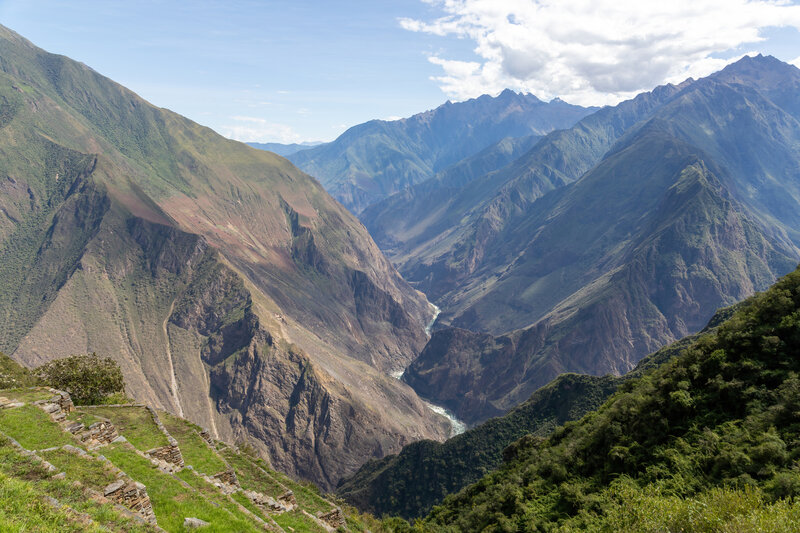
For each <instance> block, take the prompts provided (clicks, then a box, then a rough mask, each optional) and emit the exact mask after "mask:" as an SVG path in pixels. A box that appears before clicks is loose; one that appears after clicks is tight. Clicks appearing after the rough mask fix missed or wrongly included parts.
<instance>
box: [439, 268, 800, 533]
mask: <svg viewBox="0 0 800 533" xmlns="http://www.w3.org/2000/svg"><path fill="white" fill-rule="evenodd" d="M798 317H800V270H796V271H794V272H793V273H791V274H789V275H787V276H786V277H785V278H783V279H781V280H780V281H779V282H778V283H777V284H776V285H775V286H773V287H772V288H770V289H769V290H768V291H766V292H765V293H762V294H759V295H757V296H755V297H753V298H751V299H749V300H748V301H747V302H745V304H744V305H742V306H741V307H740V308H739V309H738V310H737V311H736V312H735V313H734V315H733V317H732V318H730V319H729V320H727V321H726V322H725V323H723V324H722V325H721V326H720V327H719V328H718V329H716V330H715V331H712V332H709V333H707V334H704V335H702V336H700V337H699V338H698V339H697V340H695V341H694V342H692V343H691V345H690V346H689V347H688V348H686V349H685V351H683V353H682V354H681V355H679V356H677V357H675V358H673V359H672V360H670V361H669V362H668V363H666V364H664V365H661V366H659V367H657V368H655V369H654V370H652V371H650V372H648V373H646V374H645V375H644V376H642V377H641V378H638V379H636V380H632V381H630V382H628V383H626V384H625V385H624V386H623V387H622V388H621V390H620V391H619V392H617V393H616V394H615V395H613V396H612V397H611V399H609V400H608V401H607V402H606V403H605V404H604V405H603V406H602V407H601V408H600V409H598V410H597V411H596V412H594V413H592V414H589V415H587V416H586V417H584V418H583V419H581V420H580V421H578V422H572V423H569V424H566V425H564V426H562V427H561V428H559V429H557V430H556V431H555V432H553V434H552V435H550V436H549V437H548V438H546V439H537V438H534V437H526V438H523V439H521V440H520V441H518V442H517V443H516V444H515V445H514V446H512V447H510V448H509V449H508V450H507V451H506V453H505V458H506V463H505V465H504V466H503V467H502V468H501V469H500V470H498V471H497V472H495V473H493V474H490V475H489V476H486V477H485V478H483V479H482V480H481V481H480V482H478V483H476V484H474V485H472V486H470V487H468V488H467V489H465V490H463V491H462V492H460V493H459V494H457V495H454V496H452V497H449V498H447V499H446V500H445V502H444V504H443V505H442V506H440V507H437V508H435V509H434V510H433V512H432V513H431V515H430V516H429V517H428V519H427V521H426V524H425V525H424V526H423V527H424V529H425V530H434V531H435V530H438V529H444V527H443V526H445V527H449V529H444V530H447V531H452V530H458V531H486V530H494V529H502V530H504V531H546V530H552V529H553V528H554V526H557V525H561V526H562V527H563V528H564V529H563V530H565V531H576V530H591V531H704V530H705V531H709V530H722V531H730V530H736V531H792V530H796V525H797V518H798V516H800V504H798V501H797V496H798V491H799V490H800V476H799V475H798V472H797V469H796V462H797V458H798V450H797V447H796V446H793V444H792V443H794V442H796V441H797V439H798V437H800V423H798V422H799V421H800V418H799V416H798V413H800V411H798V409H797V405H798V398H799V396H798V394H800V382H798V372H799V371H800V359H798V357H797V354H798V353H800V322H799V321H798ZM781 498H786V500H780V499H781Z"/></svg>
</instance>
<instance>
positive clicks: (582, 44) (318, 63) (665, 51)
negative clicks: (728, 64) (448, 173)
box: [0, 0, 800, 142]
mask: <svg viewBox="0 0 800 533" xmlns="http://www.w3.org/2000/svg"><path fill="white" fill-rule="evenodd" d="M674 3H675V4H676V5H677V6H678V7H677V8H674V9H673V8H669V9H661V10H656V11H654V9H655V8H654V7H653V6H648V5H646V4H648V2H642V1H641V0H639V1H637V2H626V1H625V0H614V1H613V2H611V1H608V2H603V1H594V2H592V1H589V0H559V1H557V2H556V1H552V2H551V1H549V0H542V1H540V2H534V1H533V0H493V1H491V2H490V1H488V0H441V1H439V0H427V1H421V0H402V1H400V0H372V1H362V0H352V1H303V0H294V1H284V0H278V1H272V0H269V1H260V2H259V1H236V0H230V1H212V0H197V1H192V2H177V1H154V0H143V1H133V2H130V1H128V2H118V1H84V0H70V1H55V0H0V23H2V24H3V25H5V26H8V27H9V28H11V29H13V30H15V31H17V32H18V33H20V34H22V35H23V36H25V37H27V38H28V39H30V40H31V41H33V42H34V43H35V44H37V45H38V46H41V47H42V48H44V49H46V50H48V51H51V52H55V53H61V54H65V55H67V56H70V57H72V58H73V59H77V60H79V61H83V62H84V63H86V64H88V65H89V66H91V67H93V68H94V69H95V70H97V71H99V72H100V73H102V74H104V75H106V76H109V77H111V78H112V79H114V80H116V81H118V82H120V83H122V84H123V85H126V86H127V87H129V88H131V89H133V90H134V91H136V92H137V93H139V94H140V95H142V96H143V97H144V98H146V99H148V100H149V101H151V102H152V103H154V104H156V105H159V106H162V107H167V108H170V109H172V110H174V111H177V112H179V113H181V114H183V115H186V116H188V117H189V118H191V119H193V120H196V121H198V122H200V123H202V124H205V125H208V126H210V127H212V128H214V129H215V130H217V131H219V132H220V133H222V134H223V135H227V136H231V137H234V138H238V139H240V140H254V141H262V142H266V141H278V142H294V141H313V140H331V139H333V138H334V137H336V136H337V135H339V134H340V133H342V132H343V131H344V130H345V129H346V128H347V127H349V126H352V125H355V124H358V123H361V122H364V121H366V120H369V119H372V118H390V117H401V116H409V115H411V114H414V113H417V112H420V111H423V110H425V109H430V108H433V107H436V106H437V105H439V104H441V103H443V102H444V101H445V100H447V99H448V98H449V99H454V100H460V99H465V98H469V97H473V96H477V95H478V94H481V93H483V92H489V93H496V92H499V91H500V90H501V89H503V88H504V87H511V88H513V89H515V90H520V91H529V92H533V93H534V94H537V95H538V96H540V97H542V98H545V99H549V98H552V97H554V96H562V97H564V99H566V100H567V101H573V102H575V103H582V104H605V103H614V102H615V101H618V100H619V99H621V98H625V97H628V96H630V95H632V94H634V93H636V92H639V91H641V90H646V89H649V88H651V87H652V86H653V85H655V84H657V83H663V82H664V81H680V79H683V78H685V77H686V76H688V75H695V77H697V76H698V75H705V74H707V73H709V72H711V71H713V70H716V69H717V68H719V66H720V65H721V64H724V62H725V61H726V60H729V59H730V58H735V57H738V56H740V55H741V54H743V53H747V52H764V53H772V54H774V55H776V56H777V57H779V58H780V59H783V60H786V61H793V60H795V59H800V33H798V30H797V28H798V27H800V7H798V6H797V5H796V4H797V3H798V2H793V3H792V2H790V3H786V2H783V3H774V2H767V1H766V0H757V1H755V2H753V1H750V2H748V1H746V0H692V1H691V2H681V1H676V2H674ZM642 4H645V6H644V7H642ZM655 4H656V3H655V2H653V5H655ZM791 4H795V5H791ZM598 5H601V7H602V11H598V10H597V7H596V6H598ZM698 6H700V7H699V8H698ZM723 6H724V9H722V7H723ZM731 6H734V7H731ZM698 9H702V11H698ZM715 9H720V11H718V12H716V13H714V10H715ZM777 25H781V26H783V27H781V28H778V27H776V26H777ZM666 26H670V27H671V28H672V29H671V30H670V31H664V32H662V31H660V28H662V27H666ZM674 28H681V29H680V30H674Z"/></svg>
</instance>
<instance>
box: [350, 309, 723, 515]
mask: <svg viewBox="0 0 800 533" xmlns="http://www.w3.org/2000/svg"><path fill="white" fill-rule="evenodd" d="M736 308H737V306H732V307H727V308H724V309H721V310H719V311H717V313H716V314H715V315H714V317H712V319H711V320H710V321H709V323H708V325H707V326H706V328H705V329H704V330H703V331H702V332H701V333H706V332H709V331H713V329H714V328H716V327H718V326H719V325H720V324H721V323H723V322H724V321H725V320H727V319H728V318H730V316H731V315H732V314H733V312H734V310H735V309H736ZM696 338H697V335H692V336H689V337H686V338H685V339H683V340H681V341H679V342H676V343H673V344H671V345H669V346H666V347H664V348H662V349H661V350H659V351H657V352H655V353H653V354H651V355H649V356H647V357H645V358H644V359H642V360H641V361H640V362H639V364H638V365H637V366H636V368H635V369H634V370H632V371H631V372H629V373H628V374H625V375H624V376H619V377H615V376H588V375H581V374H562V375H561V376H559V377H558V378H556V379H555V380H553V381H552V382H551V383H549V384H548V385H546V386H544V387H542V388H541V389H539V390H538V391H536V392H534V393H533V394H532V395H531V397H530V398H529V399H528V400H527V401H526V402H525V403H523V404H522V405H520V406H518V407H516V408H515V409H512V410H511V411H510V412H509V413H507V414H505V415H503V416H500V417H496V418H493V419H491V420H488V421H486V422H484V423H483V424H480V425H479V426H476V427H474V428H472V429H469V430H468V431H466V432H465V433H462V434H461V435H458V436H456V437H453V438H451V439H448V440H447V441H445V442H443V443H439V442H434V441H429V440H423V441H418V442H414V443H411V444H409V445H407V446H406V447H404V448H403V450H402V451H401V452H400V453H399V454H397V455H390V456H387V457H384V458H383V459H379V460H371V461H369V462H367V463H366V464H365V465H364V466H362V467H361V469H359V471H358V472H356V473H355V474H354V475H353V476H351V477H349V478H347V479H345V480H343V482H342V483H340V485H339V487H338V488H337V490H336V492H337V494H338V495H340V496H341V497H343V498H344V499H345V500H347V501H348V502H350V503H351V504H353V505H355V506H356V507H358V508H360V509H363V510H366V511H369V512H371V513H373V514H375V515H377V516H385V515H394V516H402V517H404V518H416V517H419V516H423V515H425V514H427V513H428V512H429V511H430V510H431V508H432V507H433V506H434V505H436V504H438V503H440V502H441V501H442V500H444V498H445V497H446V496H447V495H448V494H453V493H455V492H458V491H459V490H461V489H462V488H464V487H466V486H467V485H469V484H470V483H474V482H476V481H478V480H479V479H480V478H481V477H483V476H484V475H486V474H487V473H489V472H491V471H493V470H495V469H497V468H498V467H499V466H500V465H501V463H502V460H503V450H504V449H505V448H506V447H507V446H509V445H510V444H512V443H513V442H514V441H516V440H517V439H519V438H520V437H523V436H524V435H527V434H531V435H534V436H537V437H546V436H548V435H549V434H550V433H551V432H552V431H553V430H554V429H555V428H556V427H557V426H560V425H562V424H564V423H565V422H568V421H570V420H577V419H579V418H581V417H582V416H584V415H585V414H586V413H588V412H590V411H593V410H595V409H597V408H598V407H600V405H602V404H603V403H604V402H605V401H606V400H607V399H608V397H609V396H611V394H612V393H614V391H616V390H617V388H618V387H619V386H620V385H621V384H622V383H624V382H626V381H628V380H630V379H633V378H636V377H638V376H640V375H642V374H643V373H644V372H648V371H650V370H652V369H653V368H655V367H657V366H659V365H661V364H663V363H664V362H666V361H668V360H669V359H671V358H672V357H674V356H676V355H678V354H680V353H681V352H682V351H683V350H684V349H685V348H686V347H687V346H688V345H690V344H691V343H692V342H693V341H694V340H696Z"/></svg>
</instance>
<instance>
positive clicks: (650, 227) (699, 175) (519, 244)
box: [404, 57, 800, 423]
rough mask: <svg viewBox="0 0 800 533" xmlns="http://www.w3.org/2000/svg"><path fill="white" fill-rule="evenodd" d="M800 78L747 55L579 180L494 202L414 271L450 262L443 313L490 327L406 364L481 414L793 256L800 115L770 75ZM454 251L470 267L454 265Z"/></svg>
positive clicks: (685, 316)
mask: <svg viewBox="0 0 800 533" xmlns="http://www.w3.org/2000/svg"><path fill="white" fill-rule="evenodd" d="M752 68H755V69H756V72H758V75H757V77H756V80H754V81H753V82H752V83H749V84H743V80H746V79H748V78H747V77H745V76H744V75H743V74H737V73H741V72H745V71H748V70H750V69H752ZM734 75H736V76H738V77H737V80H739V81H737V82H731V81H730V80H729V77H731V76H734ZM770 78H771V79H772V80H773V81H772V85H769V84H767V83H766V82H765V81H764V80H767V79H770ZM798 80H800V70H798V69H796V68H795V67H793V66H790V65H786V64H783V63H780V62H776V61H774V60H772V59H770V58H763V57H759V58H751V59H745V60H742V61H740V62H739V63H737V64H734V65H731V66H729V67H728V68H727V69H726V70H725V71H722V72H721V73H719V74H717V75H714V76H712V77H710V78H707V79H704V80H700V81H697V82H694V83H691V84H687V85H685V86H684V87H683V88H682V89H680V90H679V91H676V92H675V91H674V92H673V94H672V96H671V97H670V98H669V99H667V100H666V101H664V102H662V103H661V105H659V106H657V107H656V108H654V109H653V112H652V113H650V114H649V115H646V116H645V118H644V119H643V120H638V121H636V122H634V123H632V124H630V125H629V126H628V128H627V129H626V131H625V132H624V133H623V134H622V135H621V136H620V137H619V140H617V141H616V143H614V144H613V146H612V147H611V148H610V149H609V150H608V151H607V152H606V153H605V155H604V156H603V157H602V159H601V160H600V161H599V162H598V163H597V164H596V165H595V166H593V167H592V168H591V169H590V170H589V171H588V172H586V173H585V174H583V175H582V176H581V177H580V179H578V180H577V181H575V182H573V183H570V184H568V185H564V186H561V187H559V188H557V189H554V190H552V191H551V192H549V193H547V194H544V195H543V196H540V197H539V198H538V199H537V200H535V201H534V202H533V203H529V202H528V200H523V201H522V202H516V201H514V200H513V198H512V197H508V202H499V203H496V204H495V207H496V210H495V211H487V212H484V214H482V215H481V216H482V217H483V218H482V224H483V225H482V226H481V225H480V224H479V226H480V227H482V228H483V230H482V231H478V232H476V234H475V235H474V237H473V240H471V241H466V242H462V243H461V244H459V245H458V247H456V248H454V249H453V251H452V253H451V255H449V256H448V255H445V257H444V258H440V259H439V260H438V262H437V263H434V264H431V265H427V266H417V267H416V268H417V270H416V271H415V272H416V273H414V274H412V276H411V277H412V279H425V283H426V284H430V285H431V286H435V285H437V281H438V280H437V277H438V276H439V275H441V276H442V277H443V278H444V279H445V282H444V283H441V284H439V286H441V287H442V289H440V290H445V291H449V292H447V293H446V294H445V295H444V296H441V297H440V298H438V299H437V303H438V305H440V306H441V307H442V308H443V312H442V318H443V323H444V324H447V323H449V324H451V325H453V326H457V327H458V328H468V329H474V330H483V331H488V332H489V333H470V332H467V331H464V330H462V329H451V330H446V331H438V332H436V334H435V335H434V337H433V338H432V339H431V340H430V342H429V343H428V345H427V346H426V349H425V350H424V351H423V352H422V354H421V356H420V357H419V358H418V359H417V360H416V361H415V362H414V363H413V364H412V366H411V367H410V368H409V369H408V371H407V372H406V373H405V375H404V379H405V380H406V381H407V382H408V383H409V384H411V385H412V386H413V387H414V388H415V389H416V390H417V392H419V393H420V394H421V395H422V396H424V397H427V398H430V399H431V400H432V401H436V402H438V403H441V404H444V405H445V406H447V407H448V408H450V409H451V410H453V411H454V412H455V413H456V414H457V415H459V417H461V418H462V419H464V420H465V421H467V422H471V423H474V422H477V421H480V420H483V419H485V418H487V417H489V416H494V415H496V414H498V413H500V412H504V411H505V410H507V409H509V408H511V407H513V406H514V405H516V404H518V403H519V402H520V401H522V400H524V399H525V398H527V397H528V396H529V395H530V394H531V393H532V392H533V391H534V390H536V389H537V388H539V387H540V386H542V385H544V384H545V383H547V382H548V381H549V380H550V379H552V378H553V377H555V376H556V375H558V374H560V373H562V372H580V373H592V374H604V373H609V372H610V373H616V374H620V373H624V372H626V371H628V370H629V369H631V368H632V367H633V366H634V365H635V363H636V362H637V361H638V360H639V359H640V358H641V357H642V356H643V355H645V354H647V353H649V352H652V351H653V350H656V349H658V348H659V347H660V346H663V345H665V344H667V343H669V342H671V341H673V340H675V339H676V338H680V337H682V336H684V335H687V334H689V333H692V332H695V331H698V330H699V329H700V328H702V327H703V325H704V324H705V323H706V322H707V321H708V319H709V318H710V317H711V315H712V314H713V312H714V310H715V309H717V308H719V307H722V306H725V305H729V304H731V303H733V302H734V301H737V300H740V299H742V298H744V297H746V296H747V295H749V294H752V293H753V292H754V291H756V290H760V289H763V288H765V287H767V286H768V285H769V284H770V283H771V282H772V281H773V280H774V279H775V278H776V277H777V276H779V275H780V274H783V273H785V272H787V271H789V270H790V269H791V268H792V267H793V266H794V265H795V264H796V262H797V259H798V258H800V249H798V245H800V235H798V232H797V230H796V227H797V226H796V222H795V220H794V219H795V217H796V214H797V213H798V212H800V189H798V187H800V142H798V141H800V122H798V120H797V119H796V118H795V117H794V115H793V114H792V110H791V109H788V110H784V109H783V108H781V107H779V106H778V104H777V103H776V102H774V101H773V100H771V96H772V94H773V93H772V92H770V91H771V89H769V87H773V88H774V90H775V91H777V92H776V93H775V94H784V92H785V90H786V89H785V88H786V87H800V85H797V82H798ZM759 84H760V85H759ZM797 95H798V97H800V91H798V92H797ZM566 133H569V132H565V134H566ZM546 142H547V139H544V140H542V141H540V142H539V143H538V144H537V145H536V146H535V147H534V148H533V150H532V151H533V152H536V151H537V150H540V149H541V148H542V147H545V146H546ZM537 175H538V171H535V172H534V173H533V174H532V176H534V177H535V176H537ZM472 183H476V182H475V181H473V182H472ZM470 186H471V184H470ZM520 204H523V205H527V207H525V208H524V209H518V208H517V206H518V205H520ZM448 262H449V263H450V265H455V266H456V267H457V268H461V269H462V272H468V274H467V275H465V276H463V277H462V278H461V279H459V278H455V279H454V278H451V277H448V274H447V270H446V268H447V267H445V266H443V265H447V264H448ZM426 269H427V274H425V272H426ZM423 276H424V277H423ZM448 283H449V284H448ZM508 330H513V331H510V332H508ZM505 332H508V333H505ZM499 333H503V335H499V336H498V335H497V334H499Z"/></svg>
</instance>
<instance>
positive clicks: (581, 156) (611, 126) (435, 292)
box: [360, 81, 690, 319]
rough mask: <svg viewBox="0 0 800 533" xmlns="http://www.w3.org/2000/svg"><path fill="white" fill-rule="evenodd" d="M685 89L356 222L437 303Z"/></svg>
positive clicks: (407, 196) (409, 194)
mask: <svg viewBox="0 0 800 533" xmlns="http://www.w3.org/2000/svg"><path fill="white" fill-rule="evenodd" d="M688 83H690V81H687V82H685V83H684V84H681V85H679V86H674V85H665V86H662V87H658V88H656V89H654V90H653V91H652V92H649V93H643V94H640V95H639V96H637V97H636V98H634V99H633V100H630V101H626V102H622V103H621V104H619V105H617V106H616V107H605V108H603V109H601V110H599V111H597V112H595V113H593V114H591V115H589V116H587V117H586V118H584V119H582V120H581V121H580V122H578V123H577V124H576V125H575V126H573V127H572V128H569V129H567V130H564V131H554V132H552V133H550V134H548V135H546V136H545V137H544V138H543V139H541V141H540V142H538V143H537V144H536V145H534V146H533V147H532V148H530V149H529V150H528V151H527V152H524V153H523V154H520V155H519V156H517V157H516V158H514V159H510V160H509V161H508V162H507V163H506V165H504V166H503V167H501V166H499V165H498V166H497V167H494V168H492V169H491V170H492V172H489V173H487V174H485V175H480V176H469V175H468V177H469V178H470V179H468V180H462V181H457V180H453V179H450V180H448V181H447V183H446V185H447V187H442V190H436V189H438V187H437V186H435V185H434V186H433V187H432V186H431V184H432V183H435V182H433V181H431V182H424V183H421V184H419V185H417V186H415V187H411V188H410V189H409V190H408V191H404V192H401V193H397V194H394V195H392V196H390V197H389V198H387V199H386V200H385V201H382V202H379V203H377V204H376V205H375V206H374V207H372V208H370V209H368V210H365V211H364V212H363V213H362V214H361V215H360V218H361V220H362V221H363V222H364V224H365V225H366V226H367V228H368V229H369V230H370V234H371V235H373V236H374V237H375V239H376V241H377V242H378V244H379V245H380V246H381V249H383V250H385V251H386V252H387V255H388V256H389V258H390V259H391V260H392V262H393V263H394V264H396V265H398V268H399V269H400V271H401V272H402V273H403V274H404V276H405V277H406V278H407V279H410V280H411V281H412V282H414V283H416V284H418V285H419V287H420V288H422V289H423V290H424V291H425V293H426V294H428V295H429V296H430V297H433V298H436V299H439V298H441V297H443V296H446V295H447V294H448V293H449V292H450V291H452V290H453V288H454V287H456V286H458V285H459V284H460V283H463V282H464V280H465V279H467V278H468V277H469V276H470V275H471V274H472V273H473V272H474V271H475V269H476V268H478V266H479V264H480V262H481V261H482V257H483V250H484V248H485V246H486V244H487V242H488V241H489V240H490V239H491V238H492V237H494V236H496V235H497V234H498V233H499V232H500V231H501V230H502V229H503V228H504V227H505V226H506V225H507V224H508V223H509V218H510V217H511V216H512V215H515V214H519V213H523V212H525V211H527V210H528V209H529V208H530V206H531V204H533V202H535V201H536V200H537V199H539V198H540V197H541V196H542V195H543V194H545V193H547V192H549V191H551V190H553V189H555V188H559V187H562V186H563V185H565V184H567V183H571V182H573V181H575V180H576V179H578V178H579V177H580V176H581V175H582V174H583V173H585V172H586V171H587V170H589V169H590V168H591V167H592V166H594V165H595V164H596V163H597V162H598V161H599V160H600V159H601V158H602V156H603V155H604V154H605V153H606V152H607V151H608V150H609V148H611V146H612V145H613V144H614V143H615V142H616V141H617V140H618V139H619V138H620V137H621V136H622V135H623V134H624V133H625V131H627V130H628V129H629V128H630V127H631V126H633V125H634V124H636V123H637V122H639V121H641V120H643V119H644V118H646V117H648V116H649V115H650V114H651V113H652V112H653V110H654V109H657V108H659V107H660V106H661V105H663V104H664V103H665V102H667V101H669V99H670V98H672V97H673V96H674V95H675V94H676V93H677V92H679V91H680V89H681V88H682V87H683V86H685V85H686V84H688ZM514 155H516V154H514ZM454 177H455V176H454ZM434 206H435V208H434ZM424 207H429V208H430V209H429V211H430V212H429V213H426V216H416V217H415V216H408V215H407V213H420V212H422V211H423V208H424ZM444 318H445V317H442V319H444Z"/></svg>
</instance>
